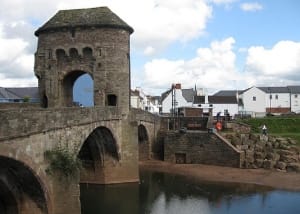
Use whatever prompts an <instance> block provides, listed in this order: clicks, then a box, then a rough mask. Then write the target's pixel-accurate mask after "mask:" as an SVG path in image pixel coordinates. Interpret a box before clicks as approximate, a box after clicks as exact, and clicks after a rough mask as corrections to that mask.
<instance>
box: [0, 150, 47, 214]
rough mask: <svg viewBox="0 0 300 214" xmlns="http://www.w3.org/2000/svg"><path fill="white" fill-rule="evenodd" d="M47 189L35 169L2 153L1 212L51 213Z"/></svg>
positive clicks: (9, 213) (17, 213)
mask: <svg viewBox="0 0 300 214" xmlns="http://www.w3.org/2000/svg"><path fill="white" fill-rule="evenodd" d="M46 194H47V191H46V190H45V188H43V185H42V184H41V182H40V178H39V177H38V176H37V175H36V174H35V173H34V171H33V170H32V169H31V168H30V167H28V166H27V165H25V164H24V163H23V162H20V161H18V160H15V159H12V158H9V157H5V156H2V155H0V213H1V214H19V213H20V214H21V213H41V214H48V213H49V205H48V203H49V202H48V200H47V198H48V197H47V195H46Z"/></svg>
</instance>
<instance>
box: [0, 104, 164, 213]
mask: <svg viewBox="0 0 300 214" xmlns="http://www.w3.org/2000/svg"><path fill="white" fill-rule="evenodd" d="M0 121H1V125H0V170H1V173H0V175H1V177H0V199H1V200H0V210H6V213H22V214H23V213H26V214H27V213H28V214H29V213H30V214H34V213H49V214H50V213H80V188H79V184H80V183H98V184H110V183H120V182H138V181H139V174H138V159H139V154H138V151H139V149H138V146H139V144H140V145H142V147H143V148H142V149H141V151H142V156H143V157H142V158H149V157H150V156H151V144H153V142H154V140H155V137H156V132H157V130H158V129H159V119H158V118H157V117H155V116H153V115H152V114H149V113H146V112H143V111H139V110H134V109H132V110H131V111H130V113H129V114H122V112H121V111H120V109H118V108H117V107H92V108H80V107H71V108H49V109H43V108H24V109H22V108H21V109H7V110H0ZM55 148H64V149H66V150H67V151H69V152H70V154H71V155H73V156H75V157H78V158H79V159H80V160H81V162H82V167H81V168H80V173H79V176H75V177H73V178H72V179H68V180H65V179H62V178H61V173H60V172H54V173H49V172H47V169H49V165H50V163H49V160H48V159H47V158H46V156H45V152H47V151H53V150H55ZM4 196H5V197H4ZM66 198H68V200H65V199H66ZM1 206H2V207H1Z"/></svg>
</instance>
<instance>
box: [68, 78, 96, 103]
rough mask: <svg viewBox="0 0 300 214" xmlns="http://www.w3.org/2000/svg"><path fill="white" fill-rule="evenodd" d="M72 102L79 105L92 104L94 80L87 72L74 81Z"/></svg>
mask: <svg viewBox="0 0 300 214" xmlns="http://www.w3.org/2000/svg"><path fill="white" fill-rule="evenodd" d="M73 104H74V105H75V106H81V107H91V106H94V81H93V79H92V77H91V76H90V75H89V74H87V73H85V74H83V75H81V76H79V77H78V78H77V79H76V80H75V82H74V86H73Z"/></svg>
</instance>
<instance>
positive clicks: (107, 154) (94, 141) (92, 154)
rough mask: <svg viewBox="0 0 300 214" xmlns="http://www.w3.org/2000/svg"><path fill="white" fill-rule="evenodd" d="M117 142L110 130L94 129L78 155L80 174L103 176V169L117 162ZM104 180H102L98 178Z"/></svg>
mask: <svg viewBox="0 0 300 214" xmlns="http://www.w3.org/2000/svg"><path fill="white" fill-rule="evenodd" d="M118 151H119V149H118V145H117V142H116V140H115V138H114V136H113V134H112V132H111V131H110V129H108V128H106V127H104V126H100V127H98V128H96V129H94V130H93V131H92V132H91V134H90V135H89V136H88V137H87V139H86V140H85V141H84V143H83V145H82V146H81V148H80V151H79V153H78V158H79V159H80V160H81V161H82V166H83V171H84V172H83V173H82V172H81V182H82V180H87V179H86V178H85V179H83V178H82V174H86V175H87V176H90V175H89V174H95V173H96V174H97V175H98V176H101V175H102V176H104V174H103V173H104V172H103V170H104V168H105V167H109V166H113V165H114V164H115V163H116V162H119V160H120V155H119V152H118ZM98 179H100V180H101V179H104V178H98Z"/></svg>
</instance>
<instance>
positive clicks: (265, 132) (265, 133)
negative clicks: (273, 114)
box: [261, 124, 268, 135]
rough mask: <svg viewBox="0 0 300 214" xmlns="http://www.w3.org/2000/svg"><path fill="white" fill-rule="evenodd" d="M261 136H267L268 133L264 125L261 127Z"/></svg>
mask: <svg viewBox="0 0 300 214" xmlns="http://www.w3.org/2000/svg"><path fill="white" fill-rule="evenodd" d="M261 129H262V134H263V135H267V133H268V128H267V126H266V125H265V124H264V125H263V126H262V128H261Z"/></svg>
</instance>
